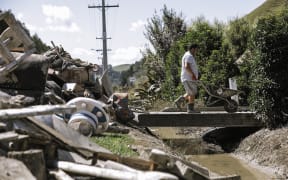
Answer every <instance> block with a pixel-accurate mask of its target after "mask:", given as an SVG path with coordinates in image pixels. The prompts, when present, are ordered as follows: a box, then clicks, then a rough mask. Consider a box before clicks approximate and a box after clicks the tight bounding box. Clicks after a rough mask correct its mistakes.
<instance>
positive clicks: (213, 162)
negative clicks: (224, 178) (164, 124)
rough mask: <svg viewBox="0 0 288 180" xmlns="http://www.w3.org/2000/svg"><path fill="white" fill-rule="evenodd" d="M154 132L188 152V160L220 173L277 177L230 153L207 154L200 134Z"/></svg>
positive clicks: (244, 179) (266, 179)
mask: <svg viewBox="0 0 288 180" xmlns="http://www.w3.org/2000/svg"><path fill="white" fill-rule="evenodd" d="M154 132H155V133H156V134H157V135H158V136H159V137H161V138H162V139H166V141H167V140H168V142H169V143H168V144H169V145H170V146H172V147H173V149H177V150H180V152H181V153H183V154H186V157H187V160H190V161H195V162H198V163H199V164H201V165H202V166H204V167H206V168H208V169H209V170H211V171H212V172H214V173H217V174H219V175H232V174H237V175H240V176H241V180H254V179H255V180H258V179H259V180H270V179H275V178H274V177H272V176H271V175H269V174H267V173H265V172H264V171H262V170H260V169H256V167H253V166H252V165H249V164H247V163H246V162H244V161H242V160H239V159H236V158H234V157H233V156H232V155H230V154H226V153H221V154H207V152H209V151H207V146H205V143H203V141H202V140H201V139H200V138H199V136H198V135H195V136H194V135H192V136H191V134H190V135H189V137H187V136H185V135H183V134H179V133H177V132H178V130H177V128H157V129H156V128H155V129H154ZM185 139H186V140H187V141H186V140H185ZM183 148H184V149H183ZM185 148H186V149H185ZM208 148H209V147H208ZM205 153H206V154H205ZM218 153H219V151H218ZM191 154H193V155H191Z"/></svg>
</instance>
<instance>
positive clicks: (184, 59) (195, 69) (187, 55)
mask: <svg viewBox="0 0 288 180" xmlns="http://www.w3.org/2000/svg"><path fill="white" fill-rule="evenodd" d="M185 62H187V63H189V65H190V68H191V69H192V72H193V73H194V75H195V76H196V78H197V79H198V67H197V64H196V61H195V59H194V57H193V55H192V54H191V53H190V52H189V51H187V52H186V53H185V54H184V55H183V57H182V67H181V68H182V69H181V82H184V81H192V77H191V75H190V74H189V73H188V72H187V70H186V69H185Z"/></svg>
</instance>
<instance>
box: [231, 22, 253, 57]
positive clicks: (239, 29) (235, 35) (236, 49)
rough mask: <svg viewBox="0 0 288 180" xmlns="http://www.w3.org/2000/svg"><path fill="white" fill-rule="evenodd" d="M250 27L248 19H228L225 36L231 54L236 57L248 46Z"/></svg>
mask: <svg viewBox="0 0 288 180" xmlns="http://www.w3.org/2000/svg"><path fill="white" fill-rule="evenodd" d="M250 34H251V27H250V24H249V23H248V21H246V20H245V19H243V18H241V19H239V18H236V19H234V20H233V21H230V23H229V25H228V29H227V30H226V38H227V40H228V42H229V43H230V45H231V47H232V54H233V56H234V57H235V59H238V58H239V57H240V56H241V55H242V54H243V53H244V51H245V50H246V49H247V47H248V42H249V40H250Z"/></svg>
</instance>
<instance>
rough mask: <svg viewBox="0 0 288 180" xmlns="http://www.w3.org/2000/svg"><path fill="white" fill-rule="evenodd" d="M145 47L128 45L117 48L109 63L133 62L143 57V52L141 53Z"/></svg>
mask: <svg viewBox="0 0 288 180" xmlns="http://www.w3.org/2000/svg"><path fill="white" fill-rule="evenodd" d="M143 49H144V47H133V46H131V47H128V48H119V49H116V50H115V51H114V52H113V54H112V55H111V59H110V60H109V61H110V62H109V64H112V65H119V64H132V63H134V62H136V61H138V60H140V59H141V57H142V54H141V53H140V51H141V50H143Z"/></svg>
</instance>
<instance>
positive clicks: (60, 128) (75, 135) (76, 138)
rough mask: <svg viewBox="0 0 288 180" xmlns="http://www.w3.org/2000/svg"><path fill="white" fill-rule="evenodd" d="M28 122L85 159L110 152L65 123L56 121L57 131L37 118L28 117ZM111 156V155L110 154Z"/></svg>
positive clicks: (54, 122)
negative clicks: (94, 154) (95, 154)
mask: <svg viewBox="0 0 288 180" xmlns="http://www.w3.org/2000/svg"><path fill="white" fill-rule="evenodd" d="M27 119H28V122H31V123H33V124H34V125H35V126H37V127H38V128H39V129H41V130H42V131H44V132H45V133H48V134H49V135H50V136H52V137H53V139H54V141H55V142H57V143H58V144H59V145H61V146H62V147H63V148H65V149H66V150H70V151H73V152H77V153H79V154H80V155H81V156H83V157H85V158H91V157H93V153H101V152H103V153H106V154H109V153H110V151H108V150H107V149H105V148H103V147H101V146H98V145H97V144H95V143H93V142H91V141H90V140H89V139H88V138H87V137H85V136H83V135H81V134H80V133H79V132H77V131H75V130H73V129H71V128H69V127H68V126H67V125H66V124H65V123H64V122H61V121H58V120H54V121H53V126H54V128H55V129H52V128H51V127H49V126H47V125H46V124H44V123H42V122H40V121H38V120H37V119H36V118H35V117H28V118H27ZM110 154H111V153H110Z"/></svg>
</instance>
